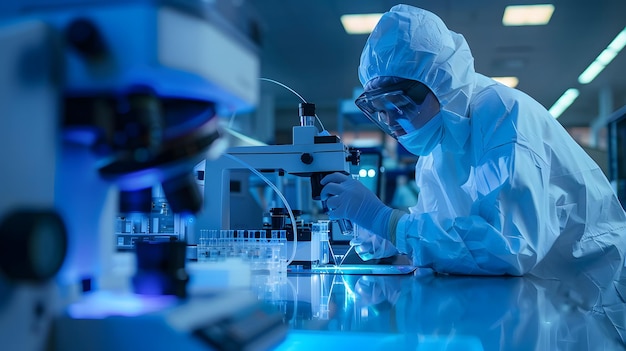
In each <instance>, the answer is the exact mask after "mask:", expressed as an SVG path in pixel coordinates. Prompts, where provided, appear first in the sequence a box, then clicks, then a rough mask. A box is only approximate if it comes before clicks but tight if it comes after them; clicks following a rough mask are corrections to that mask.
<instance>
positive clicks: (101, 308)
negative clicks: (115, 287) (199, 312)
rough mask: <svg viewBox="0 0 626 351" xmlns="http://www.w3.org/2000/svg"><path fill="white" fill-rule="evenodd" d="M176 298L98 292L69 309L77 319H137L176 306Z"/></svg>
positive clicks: (71, 315)
mask: <svg viewBox="0 0 626 351" xmlns="http://www.w3.org/2000/svg"><path fill="white" fill-rule="evenodd" d="M177 301H178V299H177V298H176V297H174V296H144V295H135V294H129V293H113V292H107V291H96V292H93V293H90V294H88V295H86V296H85V297H84V298H83V299H82V300H81V301H79V302H76V303H73V304H71V305H70V306H69V307H68V314H69V315H70V317H72V318H77V319H103V318H106V317H111V316H122V317H135V316H140V315H143V314H146V313H151V312H156V311H159V310H162V309H164V308H167V307H171V306H174V305H175V304H176V303H177Z"/></svg>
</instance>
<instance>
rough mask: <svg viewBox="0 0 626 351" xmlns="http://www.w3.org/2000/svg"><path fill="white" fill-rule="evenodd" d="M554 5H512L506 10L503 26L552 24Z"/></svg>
mask: <svg viewBox="0 0 626 351" xmlns="http://www.w3.org/2000/svg"><path fill="white" fill-rule="evenodd" d="M552 13H554V5H552V4H540V5H511V6H507V7H506V8H505V9H504V15H503V16H502V24H503V25H505V26H540V25H545V24H548V22H550V18H551V17H552Z"/></svg>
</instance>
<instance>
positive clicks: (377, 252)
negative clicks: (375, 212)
mask: <svg viewBox="0 0 626 351" xmlns="http://www.w3.org/2000/svg"><path fill="white" fill-rule="evenodd" d="M354 229H355V230H356V231H357V235H356V238H354V239H352V240H350V245H353V246H354V251H355V252H356V253H357V255H359V257H361V259H362V260H363V261H369V260H372V259H378V258H385V257H391V256H394V255H397V254H398V253H399V252H398V249H397V248H396V247H395V246H394V245H393V244H392V243H391V241H389V240H387V239H384V238H381V237H380V236H378V235H376V234H373V233H372V232H370V231H369V230H367V229H365V228H361V227H359V226H355V228H354Z"/></svg>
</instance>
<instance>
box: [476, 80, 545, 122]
mask: <svg viewBox="0 0 626 351" xmlns="http://www.w3.org/2000/svg"><path fill="white" fill-rule="evenodd" d="M470 110H471V111H473V112H474V114H478V115H482V114H488V115H490V116H493V117H495V116H500V118H502V117H503V116H507V115H520V114H524V115H528V114H539V115H546V116H547V115H548V114H549V112H548V111H547V110H546V108H545V107H544V106H542V105H541V104H540V103H539V102H537V101H536V100H535V99H533V98H532V97H531V96H530V95H528V94H526V93H525V92H523V91H521V90H518V89H514V88H510V87H508V86H505V85H503V84H499V83H496V84H492V85H488V86H485V87H482V88H481V89H480V90H479V91H477V92H476V93H475V94H474V96H473V98H472V99H471V103H470Z"/></svg>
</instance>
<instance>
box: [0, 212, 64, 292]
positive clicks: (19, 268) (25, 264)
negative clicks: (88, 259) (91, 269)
mask: <svg viewBox="0 0 626 351" xmlns="http://www.w3.org/2000/svg"><path fill="white" fill-rule="evenodd" d="M0 242H2V245H0V270H1V271H2V272H4V274H6V275H7V276H8V277H9V278H11V279H15V280H22V281H32V282H42V281H46V280H48V279H50V278H52V277H53V276H54V275H55V274H56V273H57V272H58V271H59V269H60V268H61V266H62V265H63V261H64V260H65V255H66V253H67V232H66V229H65V225H64V223H63V220H62V219H61V217H60V216H59V215H58V214H57V213H56V212H53V211H34V210H32V211H31V210H23V211H15V212H13V213H10V214H8V215H7V216H5V217H4V218H3V219H2V221H0Z"/></svg>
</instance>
